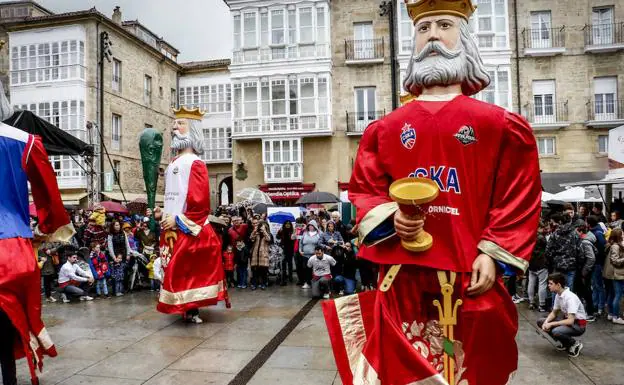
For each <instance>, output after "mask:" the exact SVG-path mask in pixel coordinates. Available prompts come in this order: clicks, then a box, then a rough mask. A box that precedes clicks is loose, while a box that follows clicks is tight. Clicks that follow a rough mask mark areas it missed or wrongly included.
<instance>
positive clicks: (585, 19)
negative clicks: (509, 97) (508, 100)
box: [509, 0, 624, 192]
mask: <svg viewBox="0 0 624 385" xmlns="http://www.w3.org/2000/svg"><path fill="white" fill-rule="evenodd" d="M509 9H510V17H509V19H510V20H511V22H512V25H511V28H512V30H513V31H514V33H512V34H511V40H512V47H513V51H514V57H513V59H512V63H513V65H512V79H513V84H514V92H513V105H514V110H515V111H519V112H521V113H522V114H523V115H524V116H525V117H527V119H528V120H529V122H530V123H531V125H532V127H533V130H534V132H535V136H536V138H537V142H538V148H539V153H540V166H541V169H542V182H543V185H544V188H545V189H546V191H548V192H558V191H561V190H563V187H561V186H559V184H560V183H564V182H576V181H581V180H596V179H600V178H602V177H603V176H604V175H605V174H606V171H607V169H608V165H607V151H608V148H607V146H608V133H609V129H611V128H614V127H617V126H620V125H623V124H624V101H623V100H624V96H621V95H622V93H623V92H624V5H623V4H622V2H618V1H611V2H609V1H607V2H605V1H595V0H586V1H574V2H570V1H563V0H557V1H545V0H530V1H519V0H510V7H509ZM516 20H517V26H516V25H515V24H514V23H515V21H516Z"/></svg>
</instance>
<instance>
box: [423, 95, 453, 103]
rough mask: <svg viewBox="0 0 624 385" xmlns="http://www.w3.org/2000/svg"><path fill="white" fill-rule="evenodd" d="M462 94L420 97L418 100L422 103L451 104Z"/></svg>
mask: <svg viewBox="0 0 624 385" xmlns="http://www.w3.org/2000/svg"><path fill="white" fill-rule="evenodd" d="M459 95H461V94H443V95H420V96H419V97H417V98H416V100H419V101H422V102H449V101H451V100H453V99H455V98H456V97H458V96H459Z"/></svg>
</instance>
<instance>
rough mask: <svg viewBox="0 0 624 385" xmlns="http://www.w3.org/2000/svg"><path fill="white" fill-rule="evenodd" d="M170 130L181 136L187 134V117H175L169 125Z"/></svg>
mask: <svg viewBox="0 0 624 385" xmlns="http://www.w3.org/2000/svg"><path fill="white" fill-rule="evenodd" d="M171 131H172V132H173V134H174V135H175V134H176V131H177V133H179V134H180V135H181V136H186V135H188V132H189V121H188V119H175V120H174V121H173V126H172V127H171Z"/></svg>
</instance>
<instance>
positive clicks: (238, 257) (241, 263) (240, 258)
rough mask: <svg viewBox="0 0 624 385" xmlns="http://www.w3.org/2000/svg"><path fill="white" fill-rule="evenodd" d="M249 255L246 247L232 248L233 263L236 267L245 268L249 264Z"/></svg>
mask: <svg viewBox="0 0 624 385" xmlns="http://www.w3.org/2000/svg"><path fill="white" fill-rule="evenodd" d="M249 258H250V253H249V249H248V248H247V246H245V247H243V248H242V249H240V250H239V249H237V248H234V263H235V264H236V266H238V267H247V265H248V264H249Z"/></svg>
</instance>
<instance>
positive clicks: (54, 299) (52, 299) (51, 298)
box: [46, 297, 56, 303]
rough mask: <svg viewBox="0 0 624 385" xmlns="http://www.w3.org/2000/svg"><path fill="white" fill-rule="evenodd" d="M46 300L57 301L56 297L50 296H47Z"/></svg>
mask: <svg viewBox="0 0 624 385" xmlns="http://www.w3.org/2000/svg"><path fill="white" fill-rule="evenodd" d="M46 302H51V303H54V302H56V298H54V297H48V298H46Z"/></svg>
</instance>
